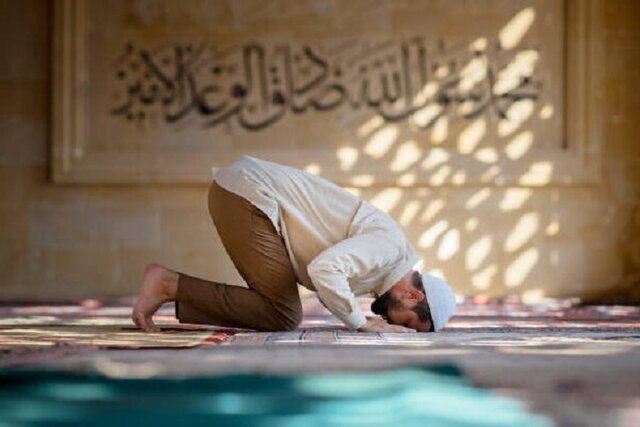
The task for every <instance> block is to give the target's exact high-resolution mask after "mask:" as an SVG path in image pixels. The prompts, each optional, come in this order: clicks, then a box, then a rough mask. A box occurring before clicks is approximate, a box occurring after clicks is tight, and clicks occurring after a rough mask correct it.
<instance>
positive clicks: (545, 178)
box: [518, 161, 553, 185]
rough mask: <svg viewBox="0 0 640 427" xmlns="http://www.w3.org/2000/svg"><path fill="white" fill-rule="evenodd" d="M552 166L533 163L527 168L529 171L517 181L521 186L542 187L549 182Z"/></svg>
mask: <svg viewBox="0 0 640 427" xmlns="http://www.w3.org/2000/svg"><path fill="white" fill-rule="evenodd" d="M552 172H553V165H552V164H551V162H547V161H545V162H535V163H532V164H531V165H530V166H529V170H528V171H527V172H526V173H525V174H524V175H522V176H521V177H520V179H518V182H519V183H520V184H523V185H544V184H548V183H549V181H551V174H552Z"/></svg>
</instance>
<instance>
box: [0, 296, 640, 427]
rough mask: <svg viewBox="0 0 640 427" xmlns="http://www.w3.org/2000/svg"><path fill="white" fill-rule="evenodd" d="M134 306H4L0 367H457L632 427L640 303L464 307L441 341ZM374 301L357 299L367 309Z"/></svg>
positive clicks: (573, 420)
mask: <svg viewBox="0 0 640 427" xmlns="http://www.w3.org/2000/svg"><path fill="white" fill-rule="evenodd" d="M131 302H132V301H131V300H130V299H123V300H118V301H97V300H84V301H77V302H69V303H67V304H48V305H47V304H4V305H2V306H0V367H2V368H3V369H4V370H5V371H6V370H12V369H18V370H19V369H38V368H46V369H55V370H60V371H63V372H74V373H91V374H100V375H103V376H106V377H109V378H175V377H181V378H183V377H190V378H191V377H193V378H195V377H199V376H203V375H213V374H230V373H246V372H249V373H264V374H291V373H314V372H329V371H330V372H333V371H348V372H357V371H378V370H386V369H389V368H397V367H413V366H445V365H446V366H450V365H455V366H456V367H457V368H459V369H460V370H461V371H462V372H463V374H464V376H465V378H466V379H467V381H468V383H469V384H471V385H473V386H475V387H480V388H484V389H488V390H491V391H492V392H493V393H496V394H499V395H505V396H510V397H514V398H516V399H518V400H519V401H521V402H523V403H524V404H525V405H526V407H527V408H528V409H529V410H530V411H531V412H533V413H537V414H543V415H544V416H547V417H549V418H550V419H551V420H553V421H554V423H555V424H557V425H562V426H565V425H566V426H608V425H611V426H637V425H640V307H637V306H614V305H608V306H598V305H590V306H581V305H579V304H577V301H571V300H544V301H541V302H540V303H538V304H535V305H527V304H523V303H521V302H520V301H518V300H517V299H507V300H500V301H498V300H476V301H473V300H466V301H461V302H460V305H459V309H458V311H457V314H456V316H455V317H454V318H453V319H452V320H451V322H450V323H449V324H448V327H447V328H446V329H445V330H444V331H442V332H439V333H435V334H423V333H411V334H363V333H354V332H350V331H347V330H345V329H343V328H342V327H341V326H340V324H339V321H338V320H337V319H336V318H335V317H333V316H331V315H330V314H329V313H328V312H326V311H325V310H324V308H322V306H321V305H320V304H318V303H317V302H316V301H315V300H313V299H310V300H306V301H305V319H304V322H303V324H302V325H301V327H300V329H299V330H297V331H293V332H283V333H257V332H252V331H246V330H232V329H220V328H215V327H209V326H198V325H180V324H177V322H176V320H175V318H174V316H173V307H172V306H171V305H167V306H165V307H163V308H162V309H161V310H160V312H159V313H158V315H157V316H156V320H157V323H159V324H161V326H162V329H163V330H162V332H160V333H158V334H143V333H141V332H139V331H138V330H136V329H135V328H134V327H133V324H132V323H131V322H130V321H129V319H128V316H129V312H130V307H131ZM369 302H370V301H367V300H362V306H363V309H365V310H366V309H367V307H368V305H369Z"/></svg>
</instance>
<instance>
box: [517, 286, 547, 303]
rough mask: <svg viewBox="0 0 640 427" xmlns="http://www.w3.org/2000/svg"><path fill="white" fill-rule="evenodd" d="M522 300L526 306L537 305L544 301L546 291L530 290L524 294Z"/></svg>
mask: <svg viewBox="0 0 640 427" xmlns="http://www.w3.org/2000/svg"><path fill="white" fill-rule="evenodd" d="M521 298H522V302H523V303H525V304H537V303H539V302H540V301H542V300H543V299H544V291H543V290H542V289H529V290H527V291H524V292H523V293H522V295H521Z"/></svg>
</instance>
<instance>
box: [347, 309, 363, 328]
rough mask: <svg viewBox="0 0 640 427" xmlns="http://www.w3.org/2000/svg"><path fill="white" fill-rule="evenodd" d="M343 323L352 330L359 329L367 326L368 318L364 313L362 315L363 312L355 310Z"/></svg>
mask: <svg viewBox="0 0 640 427" xmlns="http://www.w3.org/2000/svg"><path fill="white" fill-rule="evenodd" d="M342 321H343V322H344V324H345V325H347V326H348V327H349V328H350V329H359V328H362V327H363V326H364V325H366V323H367V318H366V317H365V316H364V313H362V310H360V308H357V309H356V310H353V311H352V312H351V314H349V315H347V316H345V317H344V318H343V319H342Z"/></svg>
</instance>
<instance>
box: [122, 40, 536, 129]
mask: <svg viewBox="0 0 640 427" xmlns="http://www.w3.org/2000/svg"><path fill="white" fill-rule="evenodd" d="M538 59H539V50H538V49H537V48H536V47H534V46H526V45H521V46H518V47H516V48H513V49H505V48H504V47H503V46H501V44H500V40H499V39H495V40H488V39H487V38H482V37H480V38H476V39H471V40H466V41H461V42H458V43H447V42H445V41H444V40H437V41H431V42H430V41H429V40H426V39H425V38H424V37H412V38H408V39H403V40H386V41H380V42H376V43H371V42H364V41H360V40H357V39H353V40H346V41H343V42H341V43H336V44H334V45H332V46H309V45H296V44H291V43H287V44H267V43H246V44H242V45H237V46H230V47H220V46H215V45H210V44H206V43H201V44H191V43H173V44H163V45H159V46H143V45H141V44H138V43H136V42H134V41H129V42H128V43H126V46H125V48H124V52H123V54H122V55H120V56H119V57H118V58H116V59H115V61H114V62H113V64H114V70H113V74H112V77H113V79H114V83H113V84H114V87H115V93H114V95H113V104H112V106H111V109H110V114H111V115H112V116H113V117H114V118H116V119H119V120H125V121H130V122H142V121H144V122H149V123H152V124H153V123H158V121H162V122H165V123H167V124H173V123H177V122H180V121H182V120H184V119H185V118H187V117H189V116H191V117H193V116H195V117H197V121H196V123H198V125H199V126H200V127H202V128H211V127H216V126H219V125H221V124H223V123H235V124H237V126H238V127H239V128H241V129H244V130H246V131H260V130H262V129H265V128H267V127H269V126H271V125H273V124H275V123H277V122H279V121H281V120H285V119H287V117H288V116H289V117H290V116H295V115H300V114H305V113H309V112H311V111H316V112H324V111H332V110H337V109H350V110H358V109H367V110H370V111H371V112H372V113H377V114H379V115H380V117H382V118H383V119H384V121H386V122H398V121H403V120H410V121H411V122H412V123H413V124H414V125H415V127H417V128H418V129H430V128H432V127H433V126H434V124H435V123H436V122H437V120H438V119H439V118H441V117H447V118H448V119H449V120H472V119H475V118H476V117H478V116H479V115H482V114H493V115H496V116H497V117H499V118H501V119H509V115H508V112H509V108H510V107H511V106H512V105H513V104H514V103H515V102H517V101H521V100H531V101H533V102H535V101H537V99H538V98H539V94H540V92H541V90H542V85H543V81H542V78H541V77H540V76H539V75H538V73H537V67H536V63H537V62H538Z"/></svg>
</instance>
